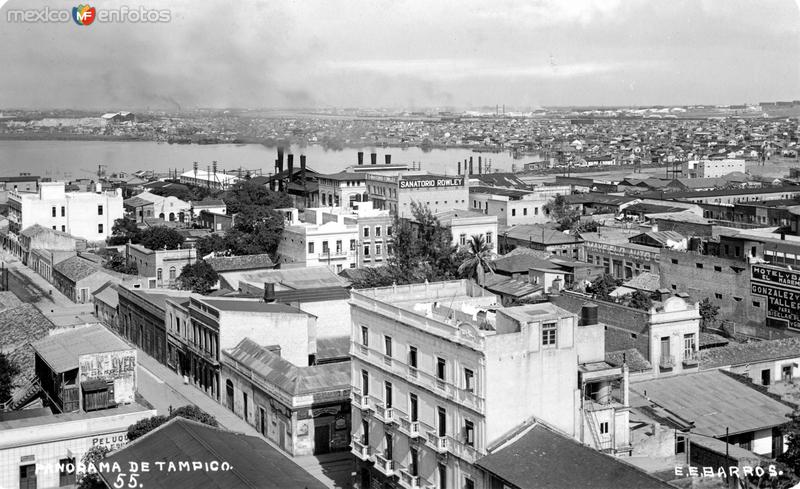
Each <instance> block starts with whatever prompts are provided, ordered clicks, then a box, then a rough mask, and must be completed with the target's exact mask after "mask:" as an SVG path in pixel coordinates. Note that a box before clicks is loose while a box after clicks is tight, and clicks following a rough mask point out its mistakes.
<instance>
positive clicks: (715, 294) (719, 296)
mask: <svg viewBox="0 0 800 489" xmlns="http://www.w3.org/2000/svg"><path fill="white" fill-rule="evenodd" d="M714 297H715V298H716V299H722V294H718V293H714Z"/></svg>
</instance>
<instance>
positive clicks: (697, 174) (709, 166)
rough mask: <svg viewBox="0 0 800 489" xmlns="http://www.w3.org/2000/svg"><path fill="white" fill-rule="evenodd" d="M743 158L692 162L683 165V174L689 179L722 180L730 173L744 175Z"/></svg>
mask: <svg viewBox="0 0 800 489" xmlns="http://www.w3.org/2000/svg"><path fill="white" fill-rule="evenodd" d="M744 171H745V161H744V159H743V158H739V159H736V158H724V159H721V160H709V159H705V160H692V161H687V162H685V163H683V173H684V174H685V175H687V176H688V177H689V178H720V177H724V176H725V175H728V174H729V173H733V172H739V173H744Z"/></svg>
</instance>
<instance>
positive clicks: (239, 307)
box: [199, 297, 312, 316]
mask: <svg viewBox="0 0 800 489" xmlns="http://www.w3.org/2000/svg"><path fill="white" fill-rule="evenodd" d="M199 300H201V301H202V302H203V303H205V304H208V305H209V306H211V307H213V308H215V309H217V310H220V311H230V312H266V313H274V314H305V315H308V316H311V315H312V314H309V313H307V312H305V311H302V310H300V309H298V308H296V307H293V306H290V305H288V304H281V303H279V302H262V301H261V300H253V299H209V298H207V297H203V298H202V299H199Z"/></svg>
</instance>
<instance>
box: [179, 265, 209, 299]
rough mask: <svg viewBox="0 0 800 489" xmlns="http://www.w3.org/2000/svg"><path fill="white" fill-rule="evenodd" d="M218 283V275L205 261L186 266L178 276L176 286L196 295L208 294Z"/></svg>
mask: <svg viewBox="0 0 800 489" xmlns="http://www.w3.org/2000/svg"><path fill="white" fill-rule="evenodd" d="M217 281H219V274H218V273H217V271H216V270H214V269H213V268H212V267H211V265H209V264H208V263H207V262H206V261H205V260H198V261H197V262H195V263H192V264H191V265H189V264H187V265H185V266H184V267H183V270H181V274H180V275H179V276H178V286H179V287H180V288H181V289H184V290H191V291H192V292H197V293H198V294H208V293H209V292H211V289H212V288H214V286H215V285H216V284H217Z"/></svg>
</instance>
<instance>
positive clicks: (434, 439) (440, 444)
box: [428, 431, 447, 453]
mask: <svg viewBox="0 0 800 489" xmlns="http://www.w3.org/2000/svg"><path fill="white" fill-rule="evenodd" d="M428 443H429V444H430V445H431V448H433V449H434V450H436V451H437V452H439V453H445V452H447V436H439V434H438V433H437V432H435V431H429V432H428Z"/></svg>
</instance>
